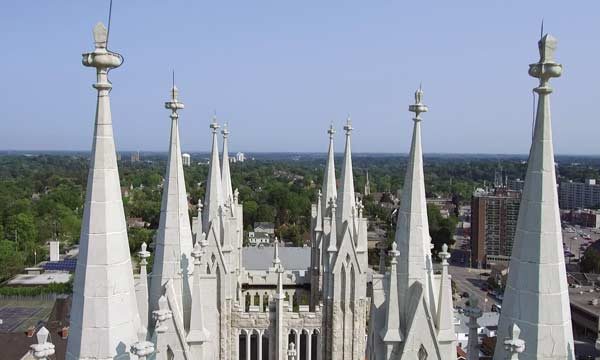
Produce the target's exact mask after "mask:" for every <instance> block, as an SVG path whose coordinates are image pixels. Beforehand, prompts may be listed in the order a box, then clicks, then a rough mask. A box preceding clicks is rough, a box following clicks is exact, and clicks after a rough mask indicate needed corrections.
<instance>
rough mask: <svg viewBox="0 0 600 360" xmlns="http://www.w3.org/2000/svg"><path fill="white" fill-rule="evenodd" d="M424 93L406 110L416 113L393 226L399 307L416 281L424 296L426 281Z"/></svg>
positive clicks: (419, 92) (418, 94)
mask: <svg viewBox="0 0 600 360" xmlns="http://www.w3.org/2000/svg"><path fill="white" fill-rule="evenodd" d="M422 99H423V91H422V90H421V88H419V89H418V90H417V91H416V92H415V104H414V105H410V106H409V111H411V112H414V113H415V117H414V118H413V121H414V125H413V134H412V143H411V147H410V153H409V157H408V167H407V169H406V175H405V178H404V188H403V189H402V198H401V200H400V209H399V211H398V221H397V225H396V240H395V241H396V243H397V245H398V249H399V250H400V253H401V254H402V257H401V258H400V263H399V266H398V277H399V279H398V281H399V288H400V296H401V302H400V303H401V305H400V306H401V307H402V306H406V303H407V301H405V299H404V297H405V296H406V294H407V292H408V289H409V288H410V286H411V285H412V284H413V283H414V282H415V281H419V282H421V284H423V287H424V288H425V291H424V292H423V293H424V294H425V296H426V297H427V294H429V290H428V281H427V280H428V279H427V273H426V272H427V270H426V269H427V268H428V267H427V262H428V258H430V256H429V253H430V248H429V244H430V237H429V225H428V222H427V203H426V202H425V180H424V175H423V151H422V149H421V113H424V112H426V111H427V106H426V105H425V104H423V102H422Z"/></svg>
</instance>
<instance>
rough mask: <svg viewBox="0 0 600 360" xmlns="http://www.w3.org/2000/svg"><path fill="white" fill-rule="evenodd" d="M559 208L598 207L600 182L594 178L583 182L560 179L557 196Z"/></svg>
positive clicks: (599, 205) (599, 204) (599, 202)
mask: <svg viewBox="0 0 600 360" xmlns="http://www.w3.org/2000/svg"><path fill="white" fill-rule="evenodd" d="M558 200H559V203H560V208H561V209H584V208H594V209H595V208H598V207H600V184H597V183H596V179H587V180H586V181H585V182H582V183H581V182H573V181H562V182H561V183H560V186H559V197H558Z"/></svg>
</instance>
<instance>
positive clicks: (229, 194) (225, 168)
mask: <svg viewBox="0 0 600 360" xmlns="http://www.w3.org/2000/svg"><path fill="white" fill-rule="evenodd" d="M221 134H223V156H222V157H223V162H222V163H221V177H222V178H223V185H222V187H223V201H225V202H226V203H227V202H229V203H232V204H233V188H232V186H231V173H230V171H229V147H228V138H229V130H228V129H227V124H225V126H223V130H221Z"/></svg>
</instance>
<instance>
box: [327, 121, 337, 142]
mask: <svg viewBox="0 0 600 360" xmlns="http://www.w3.org/2000/svg"><path fill="white" fill-rule="evenodd" d="M327 133H328V134H329V138H330V139H333V134H335V129H334V128H333V123H331V125H329V129H327Z"/></svg>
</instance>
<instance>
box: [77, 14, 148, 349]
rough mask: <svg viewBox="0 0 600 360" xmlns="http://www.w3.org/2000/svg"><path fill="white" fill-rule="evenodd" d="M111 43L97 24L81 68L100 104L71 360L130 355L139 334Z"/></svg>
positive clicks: (118, 57) (117, 59)
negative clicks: (91, 74)
mask: <svg viewBox="0 0 600 360" xmlns="http://www.w3.org/2000/svg"><path fill="white" fill-rule="evenodd" d="M107 39H108V32H107V30H106V28H105V27H104V25H103V24H102V23H98V24H97V25H96V26H95V27H94V42H95V45H96V49H95V50H94V51H93V52H91V53H87V54H83V65H85V66H89V67H92V68H96V75H97V82H96V83H95V84H94V88H95V89H96V90H97V91H98V98H97V103H96V120H95V125H94V141H93V144H92V153H91V161H90V170H89V173H88V181H87V190H86V196H85V204H84V210H83V220H82V224H81V237H80V243H79V244H80V245H79V246H80V247H79V259H78V261H77V269H76V270H75V283H74V286H73V304H72V307H71V325H70V327H71V330H70V335H69V340H68V343H67V354H66V358H67V359H108V358H111V359H112V358H114V357H117V355H118V354H119V353H121V354H123V355H126V354H128V352H129V351H130V347H131V345H133V344H134V343H136V342H137V341H138V331H139V330H140V328H141V323H140V317H139V313H138V307H137V300H136V296H135V289H134V282H133V269H132V266H131V257H130V255H129V243H128V240H127V228H126V224H125V213H124V211H123V201H122V199H121V186H120V183H119V170H118V168H117V154H116V152H115V143H114V138H113V128H112V117H111V113H110V100H109V91H110V89H111V87H112V85H111V83H110V81H108V70H110V69H114V68H117V67H119V66H120V65H121V63H122V62H123V58H122V56H121V55H119V54H116V53H113V52H111V51H109V50H108V49H107V47H106V46H107Z"/></svg>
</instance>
